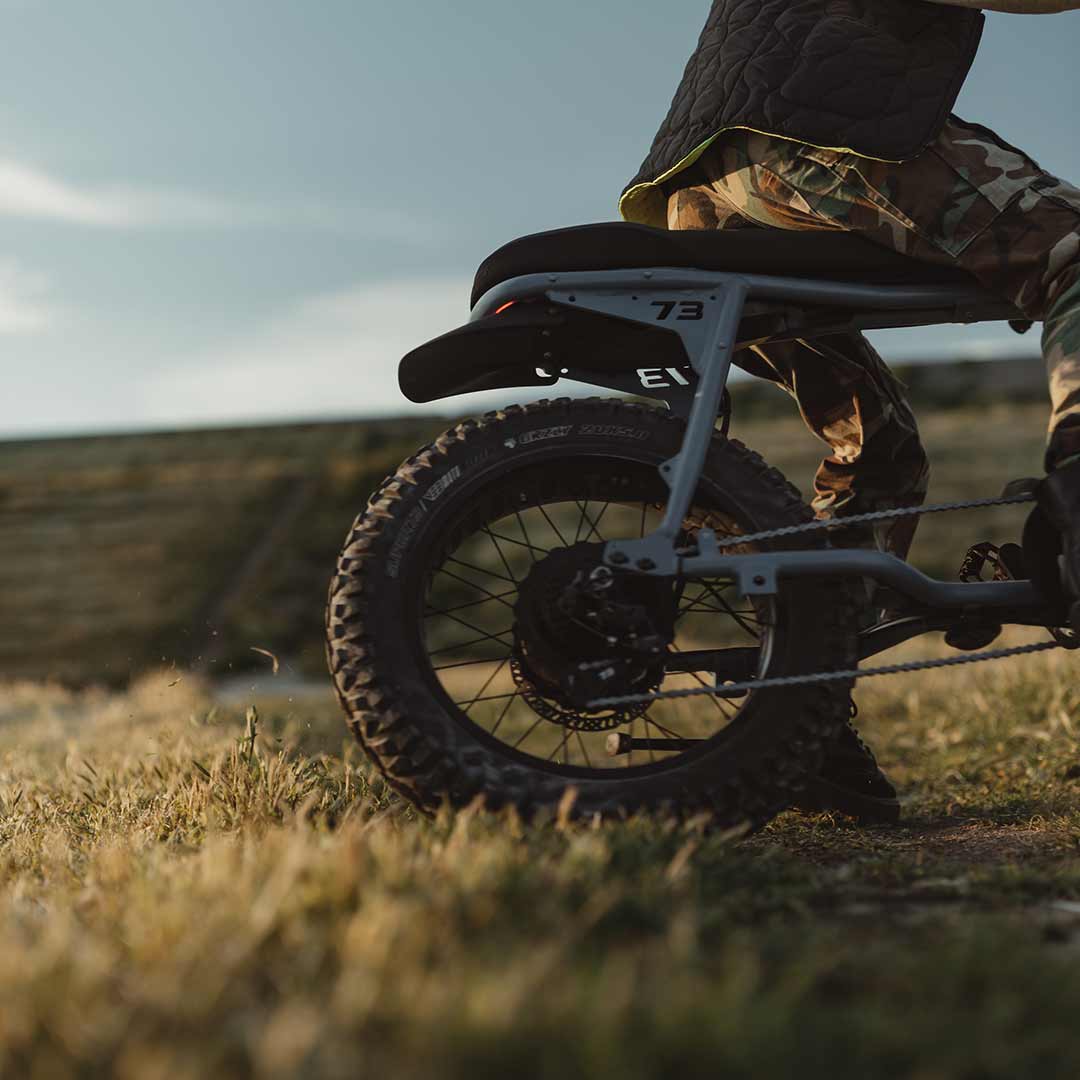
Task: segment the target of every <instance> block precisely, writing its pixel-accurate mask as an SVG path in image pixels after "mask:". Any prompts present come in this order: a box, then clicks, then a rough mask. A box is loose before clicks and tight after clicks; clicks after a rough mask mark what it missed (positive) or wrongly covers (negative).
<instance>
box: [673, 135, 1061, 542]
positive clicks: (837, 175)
mask: <svg viewBox="0 0 1080 1080" xmlns="http://www.w3.org/2000/svg"><path fill="white" fill-rule="evenodd" d="M667 191H668V194H669V198H668V227H669V228H672V229H725V228H747V227H750V228H752V227H755V226H757V227H761V226H764V227H768V228H779V229H799V230H808V229H833V230H848V231H856V232H860V233H863V234H865V235H866V237H867V238H868V239H870V240H872V241H874V242H876V243H879V244H882V245H883V246H885V247H888V248H892V249H893V250H894V251H898V252H901V253H902V254H905V255H910V256H912V257H913V258H916V259H920V260H923V261H925V262H931V263H938V264H946V265H950V266H955V267H959V268H961V269H963V270H966V271H968V272H969V273H970V274H972V275H973V276H974V277H975V278H977V279H978V280H979V281H980V282H981V283H982V284H983V285H984V286H985V287H986V288H988V289H989V290H991V291H992V292H995V293H997V294H998V295H1000V296H1002V297H1005V298H1007V299H1009V300H1010V301H1011V302H1012V303H1014V304H1015V305H1016V307H1017V308H1019V309H1020V310H1021V311H1023V312H1024V313H1025V314H1026V315H1027V316H1029V317H1030V318H1031V319H1034V320H1037V321H1043V322H1044V333H1043V351H1044V354H1045V356H1046V360H1047V365H1048V371H1049V379H1050V395H1051V401H1052V414H1051V419H1050V435H1049V441H1048V449H1047V467H1048V468H1049V467H1052V466H1053V465H1055V464H1056V463H1057V462H1059V461H1062V460H1064V459H1065V458H1067V457H1071V456H1073V455H1075V454H1080V189H1077V188H1075V187H1072V186H1071V185H1069V184H1066V183H1064V182H1063V181H1061V180H1058V179H1057V178H1055V177H1053V176H1051V175H1049V174H1048V173H1046V172H1044V171H1043V170H1042V169H1041V168H1040V167H1039V166H1038V164H1036V162H1034V161H1033V160H1032V159H1031V158H1029V157H1027V156H1026V155H1025V154H1023V153H1022V152H1021V151H1019V150H1017V149H1015V148H1014V147H1012V146H1010V145H1009V144H1008V143H1006V142H1004V141H1003V140H1001V139H1000V138H999V137H998V136H997V135H995V134H994V133H993V132H991V131H989V130H987V129H986V128H983V127H979V126H978V125H974V124H968V123H965V122H964V121H961V120H959V119H958V118H956V117H953V118H951V119H950V121H949V123H948V124H947V125H946V127H945V129H944V130H943V131H942V133H941V135H940V136H939V137H938V139H937V140H936V141H935V142H934V143H933V144H932V145H931V146H930V147H929V148H928V149H927V150H926V151H924V152H923V153H922V154H921V155H920V156H919V157H917V158H913V159H912V160H910V161H906V162H901V163H895V162H881V161H872V160H869V159H867V158H862V157H858V156H856V155H855V154H850V153H842V152H838V151H834V150H822V149H818V148H816V147H812V146H807V145H805V144H802V143H797V142H791V141H788V140H784V139H778V138H775V137H772V136H768V135H759V134H756V133H754V132H749V131H733V132H728V133H727V134H725V135H724V136H723V137H722V138H720V139H718V140H717V142H716V143H714V144H713V146H712V147H710V148H709V150H707V151H706V152H705V154H704V155H703V156H702V157H701V158H700V159H699V160H698V162H697V163H696V164H695V165H693V166H692V167H691V168H690V169H688V170H686V171H685V172H684V173H682V174H680V175H679V176H678V177H676V178H675V180H674V181H672V182H669V184H668V185H667ZM754 352H755V353H756V354H757V355H756V356H753V357H746V356H743V357H741V358H740V359H741V366H743V367H745V368H746V369H747V370H751V371H753V372H754V373H756V374H762V375H765V376H766V377H768V378H772V379H773V380H774V381H775V382H777V383H779V384H780V385H781V386H783V387H784V389H786V390H787V391H788V392H789V393H791V394H792V395H793V396H794V397H795V398H796V399H797V400H798V402H799V405H800V408H801V411H802V414H803V417H804V418H805V420H806V422H807V424H808V426H809V427H810V429H811V430H812V431H813V432H814V433H815V434H816V435H818V436H819V437H820V438H821V439H823V440H824V441H825V442H826V443H827V444H828V445H829V446H830V447H831V449H832V455H831V456H830V457H828V458H827V459H826V460H825V461H824V462H823V463H822V465H821V468H820V470H819V472H818V475H817V479H816V483H815V490H816V494H817V497H816V499H815V504H814V505H815V508H816V509H817V511H818V513H819V515H821V516H828V515H832V514H837V515H844V514H851V513H859V512H862V511H866V510H879V509H888V508H890V507H894V506H897V505H917V504H919V503H920V502H921V501H922V499H923V498H924V496H925V493H926V487H927V481H928V478H929V470H928V467H927V463H926V455H925V453H924V451H923V449H922V445H921V442H920V440H919V433H918V428H917V426H916V423H915V419H914V417H913V416H912V413H911V409H910V407H909V406H908V404H907V402H906V400H905V398H904V395H903V392H902V389H901V387H900V385H899V383H898V382H897V380H896V379H895V377H894V376H893V375H892V374H891V373H890V372H889V371H888V369H887V368H886V366H885V364H884V363H883V361H882V360H881V358H880V357H879V356H878V355H877V353H876V352H875V351H874V349H873V348H872V347H871V346H870V344H869V342H868V341H866V339H865V338H864V337H862V335H852V336H850V337H848V336H844V337H834V338H827V339H823V340H816V341H814V342H812V343H811V342H808V341H802V342H792V343H790V344H780V345H768V346H765V347H763V348H759V349H755V350H754ZM912 534H913V530H912V527H911V526H910V525H901V526H899V527H895V528H894V529H893V530H892V532H891V533H889V534H887V535H885V536H879V537H878V541H879V543H881V544H882V545H883V546H885V547H886V548H887V549H888V550H891V551H893V552H894V553H896V554H899V555H903V554H905V553H906V551H907V547H908V545H909V544H910V541H911V537H912Z"/></svg>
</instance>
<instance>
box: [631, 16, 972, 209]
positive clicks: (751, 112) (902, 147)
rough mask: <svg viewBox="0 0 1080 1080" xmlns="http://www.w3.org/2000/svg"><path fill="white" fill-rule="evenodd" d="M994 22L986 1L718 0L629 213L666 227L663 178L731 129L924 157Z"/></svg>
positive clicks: (870, 153)
mask: <svg viewBox="0 0 1080 1080" xmlns="http://www.w3.org/2000/svg"><path fill="white" fill-rule="evenodd" d="M983 23H984V16H983V14H982V12H981V11H977V10H972V9H966V8H957V7H945V6H942V5H939V4H932V3H923V2H922V0H714V3H713V6H712V11H711V12H710V14H709V19H708V22H707V23H706V25H705V29H704V31H703V32H702V35H701V40H700V42H699V43H698V48H697V51H696V52H695V53H694V55H693V56H692V57H691V58H690V62H689V64H688V65H687V68H686V73H685V75H684V76H683V80H682V83H681V84H680V86H679V89H678V91H677V93H676V94H675V100H674V101H673V102H672V106H671V111H670V112H669V113H668V115H667V119H666V120H665V121H664V123H663V124H662V125H661V127H660V131H659V132H658V133H657V136H656V139H655V141H654V142H653V146H652V149H651V150H650V152H649V156H648V157H647V158H646V160H645V163H644V165H643V166H642V168H641V171H640V172H639V173H638V175H637V176H636V177H635V178H634V180H632V181H631V182H630V184H629V185H628V186H627V188H626V190H625V191H624V192H623V197H622V201H621V204H620V209H621V210H622V213H623V216H624V217H626V218H627V219H628V220H631V221H639V222H642V223H645V224H649V225H657V226H661V227H662V226H663V225H664V224H665V221H664V198H663V196H662V194H661V192H660V190H659V187H658V185H659V184H660V183H662V182H664V181H665V180H668V179H670V178H671V177H672V176H674V175H675V174H676V173H678V172H679V171H681V170H682V169H684V168H686V167H687V166H688V165H690V164H692V163H693V162H694V161H695V160H697V158H698V157H699V156H700V155H701V153H702V152H703V151H704V150H705V148H706V147H707V146H708V145H709V143H711V142H712V141H713V140H714V139H715V138H716V137H717V136H718V135H719V134H721V133H722V132H724V131H726V130H729V129H731V128H750V129H752V130H754V131H760V132H764V133H766V134H769V135H777V136H780V137H782V138H787V139H794V140H797V141H798V142H804V143H810V144H812V145H814V146H820V147H825V148H827V149H836V150H846V151H852V152H854V153H857V154H860V155H862V156H864V157H872V158H878V159H881V160H886V161H904V160H907V159H908V158H912V157H915V156H917V155H918V154H919V153H920V152H921V151H922V150H923V149H924V148H925V147H926V146H927V145H928V144H929V143H930V142H932V141H933V139H934V138H935V137H936V136H937V134H938V133H939V131H940V130H941V127H942V126H943V125H944V123H945V120H946V119H947V117H948V115H949V112H950V110H951V109H952V107H953V104H954V103H955V101H956V97H957V95H958V94H959V92H960V87H961V86H962V84H963V82H964V79H965V78H966V76H967V73H968V71H969V69H970V68H971V64H972V62H973V61H974V59H975V52H976V50H977V49H978V46H979V40H980V37H981V36H982V29H983Z"/></svg>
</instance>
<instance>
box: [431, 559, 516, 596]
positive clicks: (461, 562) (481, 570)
mask: <svg viewBox="0 0 1080 1080" xmlns="http://www.w3.org/2000/svg"><path fill="white" fill-rule="evenodd" d="M446 561H447V562H452V563H457V564H458V566H464V567H465V569H466V570H471V571H472V572H473V573H474V574H485V575H487V577H493V578H494V579H495V580H496V581H505V582H506V584H507V585H517V580H516V579H515V578H512V577H503V575H502V574H496V573H495V571H494V570H485V569H484V568H483V567H480V566H473V564H472V563H467V562H466V561H465V560H464V559H458V558H456V557H455V556H453V555H451V556H450V558H449V559H447V560H446ZM462 580H464V579H462ZM465 584H466V585H473V584H474V582H471V581H466V582H465ZM476 587H477V588H479V587H480V586H479V585H477V586H476Z"/></svg>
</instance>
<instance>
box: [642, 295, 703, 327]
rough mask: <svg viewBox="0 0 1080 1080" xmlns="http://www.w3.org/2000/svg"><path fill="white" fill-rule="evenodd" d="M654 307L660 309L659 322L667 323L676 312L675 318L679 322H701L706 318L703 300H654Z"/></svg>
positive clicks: (657, 318) (657, 319) (657, 317)
mask: <svg viewBox="0 0 1080 1080" xmlns="http://www.w3.org/2000/svg"><path fill="white" fill-rule="evenodd" d="M652 306H653V307H654V308H659V309H660V311H659V314H657V316H656V321H657V322H667V321H668V320H669V319H670V318H671V316H672V315H675V312H676V311H677V312H678V315H675V318H676V319H677V320H678V321H679V322H701V320H702V319H704V318H705V302H704V301H703V300H654V301H653V302H652Z"/></svg>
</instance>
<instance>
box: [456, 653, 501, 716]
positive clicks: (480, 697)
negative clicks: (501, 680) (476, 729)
mask: <svg viewBox="0 0 1080 1080" xmlns="http://www.w3.org/2000/svg"><path fill="white" fill-rule="evenodd" d="M509 660H510V657H509V656H507V657H505V658H504V659H503V661H502V662H501V663H500V664H499V666H498V667H497V668H496V669H495V670H494V671H493V672H492V673H491V674H490V675H489V676H488V677H487V682H485V683H484V685H483V686H481V687H480V692H479V693H478V694H477V695H476V697H474V698H473V699H472V701H470V702H469V703H468V705H465V706H464V709H465V715H466V716H468V715H469V710H470V709H471V708H472V707H473V706H474V705H475V704H476V703H477V702H478V701H484V700H486V699H485V698H484V696H483V695H484V692H485V691H486V690H487V688H488V687H489V686H490V685H491V684H492V683H493V682H494V681H495V680H496V679H497V678H498V677H499V672H500V671H502V669H503V668H504V667H506V665H507V662H508V661H509Z"/></svg>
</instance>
